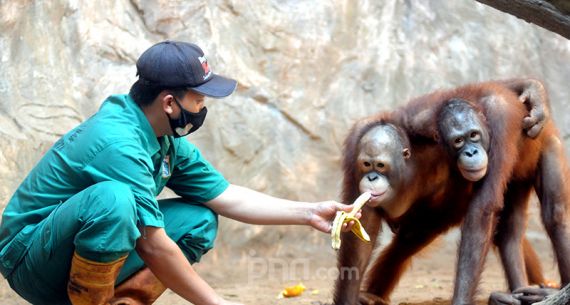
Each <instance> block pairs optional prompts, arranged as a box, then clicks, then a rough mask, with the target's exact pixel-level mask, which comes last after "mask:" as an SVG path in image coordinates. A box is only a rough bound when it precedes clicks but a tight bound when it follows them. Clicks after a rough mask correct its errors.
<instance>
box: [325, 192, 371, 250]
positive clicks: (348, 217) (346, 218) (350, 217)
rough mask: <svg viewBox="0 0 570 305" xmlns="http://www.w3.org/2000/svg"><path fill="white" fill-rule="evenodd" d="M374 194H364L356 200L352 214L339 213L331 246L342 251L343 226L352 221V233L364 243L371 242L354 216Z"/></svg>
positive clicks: (332, 232)
mask: <svg viewBox="0 0 570 305" xmlns="http://www.w3.org/2000/svg"><path fill="white" fill-rule="evenodd" d="M371 196H372V194H370V193H369V192H364V193H362V194H361V195H360V196H358V198H356V200H355V201H354V208H353V209H352V211H350V213H346V212H344V211H337V212H336V216H335V218H334V221H333V224H332V229H331V239H332V243H331V246H332V248H333V249H335V250H338V249H340V243H341V241H340V233H341V230H342V225H343V224H345V223H348V222H350V221H354V226H352V230H351V231H352V233H354V234H355V235H356V236H357V237H358V238H360V239H361V240H362V241H364V242H370V236H368V233H366V231H365V230H364V227H363V226H362V224H361V223H360V220H358V219H357V218H356V217H354V215H356V213H358V211H359V210H360V209H362V207H363V206H364V204H366V202H368V200H370V197H371Z"/></svg>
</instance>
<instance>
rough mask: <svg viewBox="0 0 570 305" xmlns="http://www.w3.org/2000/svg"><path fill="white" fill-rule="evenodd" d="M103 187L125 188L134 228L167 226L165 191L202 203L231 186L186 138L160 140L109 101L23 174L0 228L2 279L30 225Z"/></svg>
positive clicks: (124, 105)
mask: <svg viewBox="0 0 570 305" xmlns="http://www.w3.org/2000/svg"><path fill="white" fill-rule="evenodd" d="M103 181H118V182H123V183H125V184H126V185H128V186H130V188H131V190H132V192H133V194H134V197H135V202H136V214H137V224H138V225H139V226H152V227H164V220H163V215H162V213H161V212H160V210H159V208H158V202H157V200H156V196H157V195H158V194H159V193H160V192H161V191H162V189H163V188H164V187H165V186H168V187H169V188H171V189H172V190H173V191H174V192H175V193H176V194H178V195H179V196H181V197H183V198H185V199H187V200H188V201H191V202H194V203H204V202H206V201H209V200H211V199H213V198H215V197H217V196H218V195H219V194H221V193H222V192H223V191H224V190H225V189H226V188H227V187H228V185H229V183H228V182H227V181H226V180H225V179H224V177H223V176H222V175H221V174H220V173H219V172H218V171H216V170H215V169H214V168H213V167H212V165H211V164H210V163H209V162H207V161H206V160H205V159H203V158H202V155H201V154H200V151H199V150H198V149H197V148H196V147H195V146H194V145H192V144H190V143H189V142H188V141H187V140H186V139H184V138H174V137H171V136H164V137H160V138H157V137H156V135H155V134H154V131H153V129H152V126H151V125H150V123H149V122H148V120H147V119H146V117H145V115H144V113H143V112H142V110H141V109H140V107H139V106H138V105H137V104H136V103H135V102H134V101H133V100H132V99H131V97H130V96H129V95H113V96H110V97H109V98H107V100H105V101H104V102H103V104H102V105H101V108H100V109H99V111H98V112H97V113H96V114H95V115H93V116H92V117H91V118H89V119H88V120H87V121H85V122H83V123H82V124H80V125H79V126H77V127H76V128H75V129H73V130H71V131H70V132H69V133H67V134H66V135H64V136H63V137H62V138H61V139H60V140H59V141H58V142H56V143H55V144H54V146H53V147H52V148H51V149H50V150H49V151H48V152H47V153H46V154H45V156H44V157H43V158H42V159H41V160H40V161H39V163H38V164H37V165H36V167H35V168H34V169H33V170H32V171H31V172H30V173H29V174H28V176H27V177H26V178H25V179H24V181H23V182H22V184H21V185H20V186H19V187H18V189H17V190H16V192H15V193H14V195H13V197H12V198H11V199H10V201H9V202H8V205H7V206H6V209H5V210H4V213H3V215H2V223H1V224H0V272H2V274H3V275H4V276H6V275H7V274H9V272H10V271H11V270H12V269H13V268H14V266H15V265H16V264H17V263H18V262H19V261H20V259H21V258H22V256H23V255H24V254H25V251H26V249H27V247H28V246H29V244H30V236H31V235H32V233H33V231H34V228H35V226H36V225H37V224H38V223H39V222H41V221H42V220H43V219H45V218H46V217H47V216H48V215H49V214H50V213H51V212H52V211H53V210H54V209H55V208H56V207H57V206H58V205H59V204H61V203H63V202H65V201H66V200H67V199H69V198H70V197H71V196H73V195H74V194H76V193H78V192H80V191H82V190H83V189H85V188H87V187H89V186H91V185H93V184H96V183H98V182H103Z"/></svg>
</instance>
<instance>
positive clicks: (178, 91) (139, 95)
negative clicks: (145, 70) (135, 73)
mask: <svg viewBox="0 0 570 305" xmlns="http://www.w3.org/2000/svg"><path fill="white" fill-rule="evenodd" d="M164 90H168V91H170V92H172V95H174V96H175V97H176V98H177V99H179V100H181V99H183V98H184V95H186V92H188V90H189V89H188V88H169V87H164V86H160V85H156V84H153V83H152V82H149V81H146V80H144V79H140V78H139V79H138V80H137V81H136V82H135V83H134V84H133V85H132V86H131V90H130V91H129V95H130V96H131V98H132V99H133V100H134V101H135V103H137V104H138V105H139V106H140V107H141V108H143V107H146V106H149V105H150V104H152V102H154V100H155V99H156V97H157V96H158V95H159V94H160V93H161V92H162V91H164Z"/></svg>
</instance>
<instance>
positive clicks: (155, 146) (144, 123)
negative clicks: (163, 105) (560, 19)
mask: <svg viewBox="0 0 570 305" xmlns="http://www.w3.org/2000/svg"><path fill="white" fill-rule="evenodd" d="M127 107H129V108H131V109H133V111H134V112H135V115H136V117H137V119H138V121H139V123H140V126H141V130H142V132H143V135H144V137H143V140H144V142H145V143H144V144H145V145H146V148H147V150H148V152H149V153H150V155H154V154H155V153H157V152H158V151H160V143H158V139H157V138H156V134H155V133H154V129H152V126H151V125H150V122H149V121H148V119H147V118H146V115H144V112H143V111H142V109H141V107H140V106H139V105H138V104H137V103H135V101H134V100H133V99H132V98H131V96H130V95H128V94H127Z"/></svg>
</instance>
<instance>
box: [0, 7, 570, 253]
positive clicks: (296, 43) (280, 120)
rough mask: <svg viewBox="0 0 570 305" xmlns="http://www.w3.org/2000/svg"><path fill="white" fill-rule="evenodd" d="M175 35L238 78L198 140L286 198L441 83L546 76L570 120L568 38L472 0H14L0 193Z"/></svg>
mask: <svg viewBox="0 0 570 305" xmlns="http://www.w3.org/2000/svg"><path fill="white" fill-rule="evenodd" d="M164 39H174V40H185V41H192V42H195V43H197V44H199V45H200V46H201V47H202V48H203V49H204V50H205V51H206V53H207V55H208V57H209V62H210V65H211V67H213V70H214V71H215V72H216V73H220V74H225V75H228V76H232V77H234V78H236V79H237V80H238V81H239V87H238V90H237V92H236V93H235V94H234V95H233V96H231V97H229V98H226V99H223V100H209V101H208V102H207V103H208V107H209V108H210V111H209V112H210V114H209V115H208V120H207V121H206V124H205V127H203V128H202V129H201V130H200V131H199V132H198V133H196V134H193V135H191V136H190V137H189V138H188V139H189V140H190V141H192V142H194V143H196V144H197V145H198V146H199V147H200V148H201V149H202V151H203V153H204V154H205V155H206V156H207V157H208V159H209V160H211V161H212V163H214V164H215V165H216V166H217V168H219V169H220V170H221V171H222V172H223V173H224V174H225V176H226V177H227V178H228V179H229V180H230V181H231V182H232V183H235V184H239V185H245V186H248V187H251V188H253V189H257V190H260V191H263V192H267V193H269V194H273V195H276V196H281V197H285V198H290V199H303V200H325V199H330V198H338V194H339V188H340V179H341V176H340V170H339V165H340V164H339V160H340V148H341V143H342V141H343V138H344V137H345V135H346V133H347V129H348V128H349V127H350V126H351V124H352V122H354V120H356V119H357V118H359V117H362V116H365V115H368V114H371V113H374V112H377V111H380V110H386V109H390V108H392V107H394V106H395V105H398V104H402V103H404V102H405V101H406V100H408V99H409V98H411V97H413V96H416V95H420V94H424V93H427V92H430V91H433V90H435V89H439V88H449V87H454V86H458V85H461V84H464V83H467V82H474V81H482V80H489V79H498V78H509V77H518V76H534V77H538V78H540V79H543V80H544V81H545V83H546V85H547V87H548V89H549V91H550V93H551V99H552V108H553V109H554V112H553V117H554V120H555V121H556V122H557V124H558V126H559V127H560V128H561V130H562V133H563V135H564V139H567V138H568V135H569V132H570V120H568V115H569V114H568V112H567V111H564V110H565V109H568V104H569V103H570V89H569V88H568V83H569V80H570V42H569V41H567V40H566V39H563V38H562V37H560V36H558V35H556V34H553V33H550V32H548V31H546V30H544V29H541V28H538V27H536V26H534V25H531V24H528V23H526V22H524V21H522V20H520V19H517V18H515V17H512V16H510V15H506V14H504V13H501V12H499V11H496V10H494V9H492V8H489V7H486V6H484V5H481V4H479V3H477V2H475V1H473V0H459V1H436V0H432V1H422V0H406V1H398V0H383V1H372V0H369V1H366V0H363V1H351V0H333V1H298V0H286V1H283V0H280V1H277V0H274V1H238V0H212V1H182V0H172V1H167V0H154V1H147V0H130V1H129V0H117V1H111V0H103V1H78V0H53V1H41V0H37V1H31V0H28V1H26V0H9V1H8V0H6V1H0V71H2V73H1V74H0V206H4V205H5V204H6V202H7V201H8V199H9V197H10V196H11V193H12V192H13V190H14V189H15V188H16V187H17V186H18V184H19V183H20V182H21V180H22V179H23V178H24V177H25V175H26V173H27V172H28V171H29V170H30V169H31V168H32V167H33V165H34V164H35V162H37V160H38V159H39V158H40V157H41V156H42V154H43V153H44V152H45V151H46V150H47V149H48V148H49V147H50V146H51V145H52V143H53V142H54V141H55V140H56V139H57V138H58V137H59V136H61V135H62V134H64V133H65V132H66V131H67V130H69V129H71V128H72V127H74V126H75V125H77V124H78V123H79V122H81V121H83V120H85V119H86V118H88V117H89V116H91V115H92V114H93V113H94V112H96V111H97V109H98V107H99V105H100V103H101V102H102V101H103V100H104V98H105V97H106V96H108V95H110V94H114V93H123V92H127V90H128V89H129V87H130V85H131V84H132V83H133V82H134V81H135V68H134V63H135V61H136V59H137V58H138V56H139V55H140V54H141V53H142V52H143V51H144V50H145V49H146V48H148V47H149V46H150V45H152V44H153V43H155V42H158V41H161V40H164ZM230 229H231V230H232V231H233V232H234V234H226V235H224V234H223V233H222V234H221V236H220V239H219V244H223V245H230V246H232V247H234V249H235V248H238V249H239V248H241V249H245V248H247V247H248V246H249V245H251V243H256V246H258V247H263V246H265V247H266V248H267V249H274V248H276V247H277V248H279V247H278V246H276V245H277V244H278V243H279V241H296V240H298V239H299V238H304V240H306V241H307V242H306V243H302V244H303V245H305V246H317V247H320V246H322V244H323V243H325V242H326V236H324V235H322V234H317V233H310V234H308V235H307V231H308V230H307V229H306V228H284V227H281V228H263V227H255V226H246V225H241V224H237V223H235V222H232V221H223V222H222V228H221V230H222V232H223V231H229V230H230ZM224 236H225V237H224ZM282 245H285V244H282ZM280 247H286V246H280ZM293 248H295V246H294V247H293Z"/></svg>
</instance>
